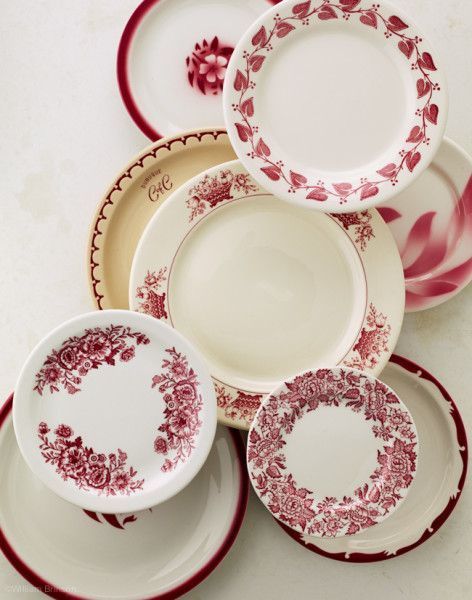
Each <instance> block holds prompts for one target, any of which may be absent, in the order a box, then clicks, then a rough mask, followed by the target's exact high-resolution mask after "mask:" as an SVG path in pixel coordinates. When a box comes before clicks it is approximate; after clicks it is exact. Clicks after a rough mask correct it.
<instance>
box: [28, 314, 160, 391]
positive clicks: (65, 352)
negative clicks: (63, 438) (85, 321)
mask: <svg viewBox="0 0 472 600" xmlns="http://www.w3.org/2000/svg"><path fill="white" fill-rule="evenodd" d="M140 344H149V338H147V337H146V336H145V335H144V334H143V333H139V331H131V329H130V327H124V326H123V325H110V326H109V327H107V328H105V329H103V328H101V327H94V328H93V329H86V330H85V333H84V334H83V335H81V336H72V337H70V338H68V339H67V340H66V341H65V342H63V344H62V346H61V347H60V348H59V350H53V351H52V352H51V354H50V355H49V356H48V357H47V359H46V361H45V362H44V365H43V366H42V368H41V370H40V371H39V373H37V374H36V382H35V383H36V385H35V386H34V389H35V390H36V391H37V392H38V394H40V395H42V394H43V391H44V390H45V389H49V391H50V392H51V393H54V392H58V391H59V390H60V389H61V388H62V389H63V390H65V391H67V392H68V393H69V394H75V393H77V392H79V391H80V387H79V386H80V384H81V383H82V379H83V378H84V377H85V376H86V375H87V373H89V372H90V371H91V370H92V369H98V368H99V367H100V366H103V365H110V366H112V365H114V364H116V361H117V360H119V361H121V362H128V361H130V360H132V359H133V358H134V355H135V352H136V346H139V345H140Z"/></svg>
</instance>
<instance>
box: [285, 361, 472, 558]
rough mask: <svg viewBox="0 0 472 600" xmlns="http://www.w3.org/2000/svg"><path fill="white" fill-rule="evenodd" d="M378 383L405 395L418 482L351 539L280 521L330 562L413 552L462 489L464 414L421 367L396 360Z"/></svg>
mask: <svg viewBox="0 0 472 600" xmlns="http://www.w3.org/2000/svg"><path fill="white" fill-rule="evenodd" d="M380 378H381V380H382V381H383V382H385V383H386V384H388V385H389V386H390V387H391V388H392V389H394V390H395V392H396V393H397V394H400V395H401V397H402V398H403V401H404V403H405V404H406V406H407V408H408V410H409V411H410V413H411V415H412V417H413V419H414V422H415V425H416V428H417V432H418V439H419V443H420V447H421V450H420V453H421V456H420V460H419V462H418V469H417V473H416V477H415V479H414V481H413V483H412V485H411V489H410V491H409V493H408V496H407V497H406V498H405V500H404V502H403V503H402V505H401V506H400V507H399V508H398V510H397V511H396V512H395V513H394V514H393V515H392V516H391V517H390V518H389V519H386V520H385V521H384V522H383V523H380V524H378V525H377V526H375V527H371V528H368V529H364V530H362V531H359V532H358V533H356V534H354V535H351V536H345V537H339V538H336V539H332V538H320V537H314V536H311V535H307V534H305V533H300V532H298V531H294V530H293V529H291V528H290V527H288V526H286V525H284V524H283V523H281V522H280V521H277V523H278V524H279V525H280V526H281V527H282V528H283V529H284V531H285V532H286V533H288V534H289V535H290V536H291V537H292V538H293V539H294V540H295V541H296V542H298V543H299V544H300V545H301V546H302V547H304V548H305V549H306V550H310V551H311V552H315V553H316V554H319V555H321V556H325V557H326V558H331V559H334V560H340V561H343V562H352V563H368V562H376V561H380V560H388V559H391V558H395V557H396V556H401V555H402V554H405V553H407V552H410V551H411V550H413V549H414V548H417V547H418V546H421V545H422V544H424V543H425V542H426V541H427V540H428V539H429V538H430V537H431V536H433V535H434V534H435V533H436V532H437V531H438V530H439V528H440V527H441V526H442V525H443V524H444V523H445V522H446V521H447V520H448V519H449V517H450V516H451V514H452V512H453V510H454V509H455V507H456V505H457V502H458V500H459V498H460V496H461V493H462V490H463V489H464V483H465V479H466V474H467V462H468V443H467V436H466V431H465V428H464V423H463V421H462V417H461V414H460V411H459V409H458V407H457V405H456V404H455V403H454V400H453V399H452V398H451V396H450V395H449V393H448V392H447V391H446V389H445V388H444V386H443V385H442V384H441V383H440V382H439V381H438V380H437V379H436V378H435V377H434V376H433V375H431V373H428V371H426V370H425V369H424V368H423V367H421V366H420V365H417V364H415V363H414V362H413V361H411V360H409V359H407V358H404V357H403V356H398V355H396V354H393V355H392V357H391V358H390V362H389V363H388V365H387V366H386V368H385V369H384V370H383V371H382V374H381V376H380ZM440 545H441V541H439V544H438V547H439V546H440Z"/></svg>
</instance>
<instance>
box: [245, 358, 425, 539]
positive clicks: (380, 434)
mask: <svg viewBox="0 0 472 600" xmlns="http://www.w3.org/2000/svg"><path fill="white" fill-rule="evenodd" d="M319 406H330V407H333V409H334V410H335V409H336V407H339V406H344V407H349V408H350V409H351V410H353V411H354V412H356V413H359V415H360V416H362V417H363V418H364V419H365V420H366V421H371V423H372V433H373V434H374V436H375V437H376V438H379V439H381V440H382V449H381V450H380V449H379V450H378V452H377V463H378V466H377V468H376V469H375V470H374V472H373V473H372V474H371V476H370V478H369V481H368V482H366V483H364V484H362V485H361V486H359V487H358V488H357V489H355V490H354V491H353V493H352V495H351V496H344V497H343V498H342V499H338V498H334V497H324V498H322V497H319V496H317V495H316V492H314V491H311V490H309V489H307V488H303V487H300V486H299V485H298V484H297V482H296V481H295V479H294V478H293V475H292V474H291V473H290V472H288V471H287V467H286V457H285V454H284V451H283V448H284V446H285V445H286V438H287V436H289V435H290V433H291V432H292V430H293V427H294V424H295V423H296V421H298V420H299V419H302V418H303V417H304V415H305V414H307V413H309V412H312V411H314V410H316V409H317V408H318V407H319ZM416 445H417V441H416V432H415V429H414V426H413V424H412V421H411V418H410V415H409V413H408V412H406V411H405V410H402V408H400V407H399V400H398V398H397V396H396V395H395V394H393V393H392V392H391V391H390V390H389V388H387V386H385V385H384V384H383V383H382V382H380V381H374V380H372V379H370V378H368V377H366V376H365V375H363V374H361V373H356V372H352V371H346V370H344V369H339V370H336V371H332V370H329V369H319V370H317V371H315V372H312V371H307V372H306V373H304V374H303V375H299V376H297V377H295V378H294V379H293V380H291V381H289V382H286V383H285V388H284V391H282V392H279V393H278V394H277V395H273V396H270V397H269V398H268V400H267V402H266V404H265V405H264V408H263V410H261V412H260V413H259V414H258V417H257V421H256V422H255V423H254V425H253V427H252V429H251V431H250V434H249V442H248V465H249V468H250V475H251V478H252V481H253V484H254V486H255V488H256V490H257V491H258V493H259V495H260V496H261V498H263V499H264V502H265V503H266V504H267V506H268V508H269V510H270V511H271V512H272V514H274V516H276V517H277V518H278V519H279V520H280V521H282V522H284V523H286V524H287V525H289V526H290V527H292V528H295V529H297V530H298V531H301V532H304V533H307V534H311V535H316V536H320V537H335V536H339V535H352V534H355V533H357V532H358V531H360V530H362V529H365V528H367V527H370V526H372V525H375V524H376V523H377V522H379V520H382V519H383V518H384V517H386V516H387V515H388V514H389V513H390V511H391V510H392V509H393V508H394V507H395V506H396V505H397V504H398V502H399V501H401V499H402V498H403V496H404V495H405V493H406V490H407V488H408V487H409V486H410V485H411V483H412V481H413V477H414V475H415V472H416Z"/></svg>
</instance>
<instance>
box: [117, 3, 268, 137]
mask: <svg viewBox="0 0 472 600" xmlns="http://www.w3.org/2000/svg"><path fill="white" fill-rule="evenodd" d="M271 4H273V2H272V1H271V0H216V1H215V0H144V1H143V2H141V4H140V5H139V6H138V7H137V8H136V10H135V11H134V13H133V14H132V16H131V17H130V19H129V21H128V23H127V24H126V27H125V29H124V31H123V35H122V37H121V41H120V46H119V49H118V60H117V72H118V84H119V86H120V91H121V96H122V98H123V101H124V103H125V105H126V108H127V109H128V112H129V113H130V115H131V117H132V118H133V120H134V121H135V123H136V125H138V127H139V128H140V129H141V130H142V131H143V133H145V134H146V135H147V136H148V137H149V138H151V139H152V140H156V139H158V138H160V137H162V136H165V135H173V134H174V133H177V132H179V131H182V130H183V129H193V128H194V127H207V126H208V127H215V125H222V124H223V111H222V107H221V90H222V88H223V78H224V75H225V73H226V67H227V65H228V60H229V57H230V56H231V53H232V52H233V49H234V46H235V45H236V43H237V42H238V40H239V38H240V36H241V35H242V34H243V33H244V31H246V29H247V28H248V27H249V25H250V24H251V23H252V21H253V20H254V19H255V18H257V17H258V16H259V15H260V14H261V13H262V12H264V11H265V10H266V9H267V8H268V7H270V6H271Z"/></svg>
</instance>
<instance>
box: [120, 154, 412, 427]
mask: <svg viewBox="0 0 472 600" xmlns="http://www.w3.org/2000/svg"><path fill="white" fill-rule="evenodd" d="M130 306H131V308H132V309H133V310H137V311H140V312H144V313H147V314H149V315H152V316H154V317H156V318H158V319H163V320H165V321H166V322H168V323H170V324H171V325H173V326H174V327H175V328H177V329H178V330H179V331H181V332H182V333H183V334H184V335H185V336H186V337H187V338H188V339H189V340H191V341H192V342H193V343H194V344H195V346H196V347H197V348H198V349H199V350H200V352H201V353H202V355H203V356H204V357H205V358H206V360H207V362H208V364H209V365H210V371H211V373H212V376H213V378H214V382H215V385H216V391H217V401H218V407H219V415H218V416H219V420H220V422H222V423H225V424H228V425H232V426H236V427H241V428H244V429H247V428H248V427H249V424H250V423H251V421H252V419H253V417H254V414H255V412H256V410H257V408H258V406H259V404H260V401H261V399H262V397H263V395H264V394H266V393H268V392H270V391H271V389H273V388H274V387H275V385H276V384H277V383H278V382H279V381H280V380H284V379H286V378H288V377H290V376H291V375H293V374H294V373H297V372H299V371H300V369H309V368H313V367H317V366H321V365H324V364H332V365H336V364H342V365H345V366H353V367H357V368H360V369H363V370H366V371H368V372H371V373H378V372H379V371H380V370H381V369H382V367H383V365H384V364H385V363H386V362H387V361H388V357H389V356H390V354H391V352H392V351H393V348H394V346H395V343H396V340H397V337H398V334H399V331H400V327H401V323H402V319H403V311H404V281H403V273H402V269H401V262H400V258H399V255H398V251H397V250H396V246H395V242H394V240H393V238H392V236H391V234H390V232H389V230H388V227H387V226H386V225H385V223H384V222H383V221H382V219H381V218H380V216H379V215H378V213H377V212H376V211H364V212H363V213H359V214H350V215H344V214H342V215H334V216H330V215H326V214H323V213H320V212H317V211H311V210H309V209H307V208H302V207H298V206H293V205H290V204H288V203H286V202H283V201H281V200H279V199H278V198H276V197H274V196H273V195H272V194H270V193H268V192H267V191H266V190H265V189H263V188H262V187H260V185H259V184H258V183H257V182H256V181H255V180H254V179H253V178H252V177H251V176H250V175H249V173H248V172H247V171H246V169H245V168H244V167H243V166H242V165H241V163H240V162H239V161H233V162H229V163H226V164H224V165H219V166H218V167H214V168H212V169H209V170H208V171H206V172H204V173H201V174H200V175H198V176H197V177H195V178H194V179H192V180H191V181H189V182H187V183H186V184H185V185H183V186H182V187H180V188H179V189H178V190H176V192H175V193H174V194H173V195H172V197H171V198H169V200H168V201H167V202H166V203H165V204H164V205H163V206H162V207H161V209H160V210H159V211H158V212H157V213H156V214H155V215H154V217H153V218H152V220H151V221H150V223H149V225H148V226H147V228H146V230H145V232H144V233H143V236H142V238H141V240H140V242H139V245H138V247H137V250H136V254H135V257H134V261H133V266H132V271H131V278H130Z"/></svg>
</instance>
